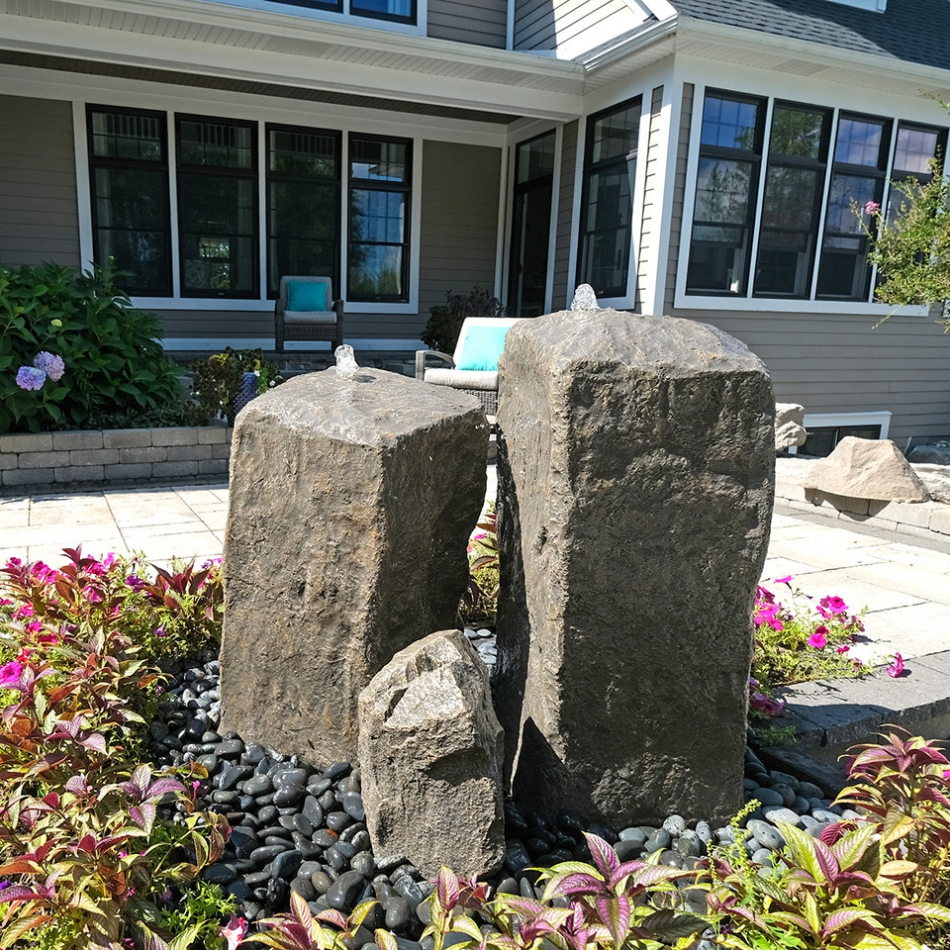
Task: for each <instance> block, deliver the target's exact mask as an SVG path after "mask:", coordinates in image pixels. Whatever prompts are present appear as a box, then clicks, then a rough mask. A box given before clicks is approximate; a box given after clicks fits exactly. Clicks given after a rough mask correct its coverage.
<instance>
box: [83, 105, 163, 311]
mask: <svg viewBox="0 0 950 950" xmlns="http://www.w3.org/2000/svg"><path fill="white" fill-rule="evenodd" d="M86 119H87V129H88V139H89V163H90V180H91V185H92V233H93V246H94V256H95V259H96V260H97V261H98V262H99V263H102V262H103V261H106V260H108V258H110V257H112V258H114V259H115V263H116V266H117V267H118V268H119V269H120V270H124V271H127V272H128V274H127V276H124V277H122V278H121V279H120V281H119V283H120V284H121V286H122V287H123V289H125V290H126V291H127V292H128V293H130V294H149V295H164V294H170V293H171V289H172V266H171V235H170V227H169V198H168V147H167V142H166V122H165V115H164V113H161V112H130V111H125V110H122V109H106V108H101V107H99V106H90V107H89V108H88V109H87V111H86Z"/></svg>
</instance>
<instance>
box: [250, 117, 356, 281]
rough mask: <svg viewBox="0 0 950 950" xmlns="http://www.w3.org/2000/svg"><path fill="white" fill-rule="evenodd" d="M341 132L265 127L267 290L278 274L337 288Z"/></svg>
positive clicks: (277, 278) (279, 276)
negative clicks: (327, 281) (322, 281)
mask: <svg viewBox="0 0 950 950" xmlns="http://www.w3.org/2000/svg"><path fill="white" fill-rule="evenodd" d="M339 152H340V133H339V132H328V131H322V130H319V129H301V128H294V127H288V126H275V125H269V126H268V127H267V289H268V293H269V295H270V296H272V297H276V296H277V290H278V284H279V282H280V278H281V277H282V276H286V275H288V274H296V275H302V276H308V277H329V278H330V279H331V280H332V281H333V285H334V287H335V288H337V287H339V247H340V162H339Z"/></svg>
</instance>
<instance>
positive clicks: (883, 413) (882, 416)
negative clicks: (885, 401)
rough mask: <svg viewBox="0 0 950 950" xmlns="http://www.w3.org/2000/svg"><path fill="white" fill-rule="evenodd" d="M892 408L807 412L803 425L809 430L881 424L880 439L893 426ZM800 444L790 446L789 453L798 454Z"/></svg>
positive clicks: (881, 439)
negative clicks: (866, 410) (871, 410)
mask: <svg viewBox="0 0 950 950" xmlns="http://www.w3.org/2000/svg"><path fill="white" fill-rule="evenodd" d="M892 415H893V413H892V412H891V411H890V410H887V409H882V410H879V411H875V412H812V413H806V415H805V418H804V419H803V420H802V427H803V428H804V429H805V431H806V432H807V431H808V429H809V428H815V429H822V428H829V427H831V426H880V427H881V435H880V437H879V439H880V441H883V440H884V439H886V438H887V436H888V433H889V432H890V428H891V416H892ZM798 449H799V446H797V445H793V446H791V448H789V450H788V452H789V455H797V454H798Z"/></svg>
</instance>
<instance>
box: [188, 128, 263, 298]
mask: <svg viewBox="0 0 950 950" xmlns="http://www.w3.org/2000/svg"><path fill="white" fill-rule="evenodd" d="M183 122H208V123H213V124H216V125H229V126H233V127H235V128H246V129H248V130H249V131H250V133H251V138H250V141H251V167H250V168H248V169H235V168H229V167H227V166H223V165H199V164H192V163H188V162H184V161H182V123H183ZM175 149H176V182H175V186H176V197H177V200H178V209H179V213H178V274H179V297H180V298H182V299H195V300H221V299H225V300H259V299H260V295H261V287H260V283H261V268H260V240H261V234H260V197H259V190H260V155H259V154H258V152H259V149H258V123H257V122H256V121H253V120H248V119H231V118H221V117H220V116H213V115H195V114H191V113H183V112H176V113H175ZM188 175H198V176H205V177H207V178H235V179H244V180H249V181H251V182H252V183H253V188H252V190H251V194H252V196H253V210H252V215H251V220H252V221H253V224H254V227H253V234H252V235H251V247H252V253H251V260H252V261H253V266H252V267H251V276H252V286H251V288H250V289H249V290H246V291H224V290H207V291H195V290H187V291H186V289H185V270H186V268H185V256H184V255H185V241H184V235H185V231H184V230H183V215H182V214H181V209H182V208H183V207H185V206H186V204H187V202H186V201H185V196H184V194H183V182H184V180H185V178H186V176H188ZM189 233H190V232H189Z"/></svg>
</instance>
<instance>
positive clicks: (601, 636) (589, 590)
mask: <svg viewBox="0 0 950 950" xmlns="http://www.w3.org/2000/svg"><path fill="white" fill-rule="evenodd" d="M500 372H501V374H502V383H503V385H502V387H501V404H500V406H499V412H498V421H499V426H500V429H501V438H500V442H499V463H498V469H499V507H498V523H499V532H500V545H501V557H502V562H501V567H502V588H501V591H500V595H499V609H498V661H497V666H496V670H495V675H494V678H493V681H492V682H493V689H494V691H495V697H496V708H497V709H498V710H499V718H500V720H501V723H502V726H503V727H504V729H505V733H506V777H508V778H510V779H511V780H512V782H513V788H514V792H515V795H516V797H518V798H519V799H520V800H522V801H530V802H533V803H536V807H537V808H538V809H539V810H541V811H544V810H545V809H551V810H553V809H555V808H563V807H568V808H573V809H574V810H576V811H577V812H578V813H580V814H583V815H587V816H589V817H592V816H595V815H596V816H599V817H601V818H603V819H605V820H608V821H612V822H616V823H619V822H621V821H650V820H656V819H658V818H661V817H662V816H664V815H668V814H670V812H672V811H676V812H680V813H683V814H685V813H692V814H706V815H709V816H713V817H715V818H717V819H718V818H726V817H728V816H729V815H730V814H731V813H732V812H734V811H735V810H736V809H737V808H738V807H739V806H740V805H741V803H742V789H741V782H742V761H743V753H744V747H745V730H746V703H747V695H748V688H747V684H748V676H749V667H750V663H751V657H752V624H751V620H749V621H746V618H749V617H751V611H752V604H753V600H754V594H755V588H756V583H757V581H758V579H759V576H760V574H761V570H762V566H763V563H764V560H765V555H766V549H767V546H768V537H769V528H770V519H771V510H772V500H773V489H774V481H773V478H774V466H775V451H774V405H775V402H774V396H773V394H772V386H771V381H770V379H769V375H768V372H767V371H766V369H765V366H764V365H763V364H762V362H761V361H760V360H759V359H758V358H757V357H755V356H754V355H753V354H752V353H750V352H749V350H748V349H747V348H746V347H745V346H744V345H743V344H742V343H740V342H739V341H737V340H735V339H733V338H731V337H729V336H727V335H726V334H725V333H722V332H721V331H719V330H717V329H715V328H713V327H709V326H705V325H702V324H699V323H694V322H692V321H689V320H679V319H673V318H671V317H649V316H642V317H641V316H636V317H634V316H631V315H630V314H627V313H618V312H616V311H612V310H602V311H601V310H598V311H587V312H583V311H582V312H580V313H571V312H562V313H556V314H552V315H549V316H546V317H539V318H537V319H534V320H523V321H521V322H520V323H517V324H515V326H514V327H513V328H512V329H511V330H510V331H509V333H508V337H507V339H506V343H505V353H504V355H503V356H502V360H501V367H500Z"/></svg>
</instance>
